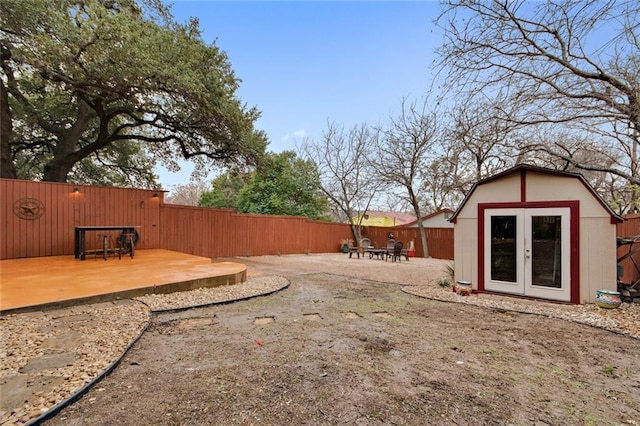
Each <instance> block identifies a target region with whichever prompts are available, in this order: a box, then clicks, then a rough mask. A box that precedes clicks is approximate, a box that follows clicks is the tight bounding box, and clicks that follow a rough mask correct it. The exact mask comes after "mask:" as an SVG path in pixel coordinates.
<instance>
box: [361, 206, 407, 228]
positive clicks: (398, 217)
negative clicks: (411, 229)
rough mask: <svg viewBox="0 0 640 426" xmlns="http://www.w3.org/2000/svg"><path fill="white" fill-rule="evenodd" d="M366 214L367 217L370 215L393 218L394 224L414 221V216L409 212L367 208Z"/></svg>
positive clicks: (370, 216)
mask: <svg viewBox="0 0 640 426" xmlns="http://www.w3.org/2000/svg"><path fill="white" fill-rule="evenodd" d="M366 214H368V215H369V218H372V217H388V218H391V219H395V222H396V225H405V224H407V223H409V222H412V221H415V220H416V217H415V216H414V215H412V214H410V213H397V212H383V211H377V210H367V212H366Z"/></svg>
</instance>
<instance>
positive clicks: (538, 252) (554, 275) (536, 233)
mask: <svg viewBox="0 0 640 426" xmlns="http://www.w3.org/2000/svg"><path fill="white" fill-rule="evenodd" d="M561 225H562V221H561V217H560V216H532V217H531V242H532V243H531V259H532V264H531V284H533V285H537V286H542V287H552V288H561V287H562V268H561V265H562V263H561V259H562V244H560V241H561V239H560V238H561V236H562V226H561Z"/></svg>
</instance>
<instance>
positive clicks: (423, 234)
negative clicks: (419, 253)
mask: <svg viewBox="0 0 640 426" xmlns="http://www.w3.org/2000/svg"><path fill="white" fill-rule="evenodd" d="M418 229H420V240H421V241H422V248H423V252H424V255H423V256H424V257H425V258H429V257H431V256H430V255H429V246H428V245H427V231H426V230H425V229H424V223H422V218H419V219H418Z"/></svg>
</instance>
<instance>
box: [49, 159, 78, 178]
mask: <svg viewBox="0 0 640 426" xmlns="http://www.w3.org/2000/svg"><path fill="white" fill-rule="evenodd" d="M74 164H75V161H73V160H68V159H64V158H63V159H59V158H56V157H54V158H53V159H52V160H51V161H49V162H48V163H47V164H45V166H44V174H43V176H42V180H43V181H45V182H63V183H64V182H66V181H67V175H68V174H69V172H70V171H71V169H72V168H73V165H74Z"/></svg>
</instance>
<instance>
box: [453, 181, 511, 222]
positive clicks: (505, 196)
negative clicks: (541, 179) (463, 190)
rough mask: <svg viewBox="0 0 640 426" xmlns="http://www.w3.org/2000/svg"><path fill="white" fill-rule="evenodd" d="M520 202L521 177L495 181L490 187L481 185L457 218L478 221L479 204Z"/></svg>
mask: <svg viewBox="0 0 640 426" xmlns="http://www.w3.org/2000/svg"><path fill="white" fill-rule="evenodd" d="M519 201H520V175H519V174H516V175H511V176H506V177H505V178H503V179H500V180H497V181H493V182H491V184H490V185H480V186H478V187H477V188H476V190H475V191H473V193H472V194H471V197H470V198H469V199H468V200H467V204H466V205H465V208H464V209H462V211H461V212H459V213H458V216H457V218H458V219H460V218H465V219H477V218H478V209H477V208H476V206H477V205H478V203H487V202H491V203H517V202H519Z"/></svg>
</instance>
